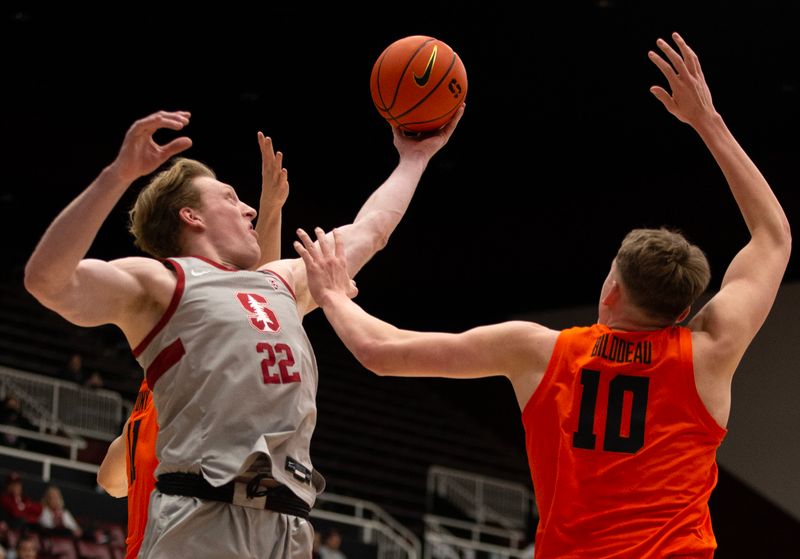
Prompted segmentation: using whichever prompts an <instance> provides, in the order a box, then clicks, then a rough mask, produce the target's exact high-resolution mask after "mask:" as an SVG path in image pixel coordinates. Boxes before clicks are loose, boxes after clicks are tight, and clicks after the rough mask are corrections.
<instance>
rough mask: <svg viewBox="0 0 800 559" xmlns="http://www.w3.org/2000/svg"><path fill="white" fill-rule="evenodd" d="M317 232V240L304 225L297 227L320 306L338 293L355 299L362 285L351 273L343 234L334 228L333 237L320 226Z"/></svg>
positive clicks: (298, 247)
mask: <svg viewBox="0 0 800 559" xmlns="http://www.w3.org/2000/svg"><path fill="white" fill-rule="evenodd" d="M314 232H315V233H316V235H317V242H316V243H315V242H314V241H312V240H311V237H309V236H308V233H306V232H305V231H303V230H302V229H298V230H297V236H298V237H300V241H302V243H301V242H300V241H295V242H294V248H295V250H296V251H297V253H298V254H299V255H300V256H301V258H302V259H303V262H305V265H306V277H307V278H308V290H309V292H310V293H311V296H312V297H313V298H314V301H316V302H317V305H319V306H320V307H324V306H325V305H326V304H327V303H328V302H329V301H330V297H331V296H332V295H335V294H337V293H338V294H343V295H346V296H347V297H349V298H351V299H352V298H353V297H355V296H356V295H357V294H358V288H356V282H355V281H353V280H352V279H351V278H350V276H349V275H347V259H346V258H345V249H344V242H343V241H342V237H341V234H340V233H339V231H338V230H337V229H334V230H333V236H332V238H331V236H328V235H325V231H323V230H322V229H321V228H319V227H316V228H314Z"/></svg>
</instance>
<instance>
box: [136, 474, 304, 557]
mask: <svg viewBox="0 0 800 559" xmlns="http://www.w3.org/2000/svg"><path fill="white" fill-rule="evenodd" d="M313 539H314V528H313V527H312V526H311V524H310V523H309V522H308V521H307V520H305V519H303V518H300V517H299V516H294V515H290V514H282V513H279V512H275V511H271V510H266V509H254V508H248V507H241V506H237V505H231V504H228V503H222V502H219V501H205V500H201V499H198V498H196V497H184V496H182V495H164V494H163V493H161V492H159V491H158V490H157V489H155V490H153V493H152V494H151V495H150V507H149V509H148V515H147V527H146V528H145V532H144V541H143V542H142V548H141V550H140V551H139V557H140V558H141V559H176V558H181V557H187V558H188V557H192V558H205V557H207V558H214V559H223V558H231V559H233V558H237V559H238V558H243V559H309V557H311V547H312V542H313Z"/></svg>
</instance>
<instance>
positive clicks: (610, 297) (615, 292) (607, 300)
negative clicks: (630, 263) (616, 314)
mask: <svg viewBox="0 0 800 559" xmlns="http://www.w3.org/2000/svg"><path fill="white" fill-rule="evenodd" d="M621 296H622V291H621V290H620V287H619V283H617V280H611V288H610V289H609V290H608V293H606V296H605V297H603V299H602V300H601V301H600V302H601V303H603V304H604V305H605V306H607V307H610V306H612V305H615V304H616V303H617V302H618V301H619V299H620V297H621Z"/></svg>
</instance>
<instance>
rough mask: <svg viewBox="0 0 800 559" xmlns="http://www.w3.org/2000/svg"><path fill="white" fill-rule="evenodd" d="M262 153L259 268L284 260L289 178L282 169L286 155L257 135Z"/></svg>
mask: <svg viewBox="0 0 800 559" xmlns="http://www.w3.org/2000/svg"><path fill="white" fill-rule="evenodd" d="M258 145H259V148H260V149H261V197H260V200H259V205H258V219H257V220H256V227H255V228H256V233H258V245H259V247H261V260H260V261H259V263H258V267H261V266H263V265H264V264H266V263H268V262H273V261H275V260H278V259H279V258H280V257H281V212H282V210H283V205H284V204H285V203H286V198H287V197H288V196H289V174H288V172H287V171H286V169H284V168H283V154H282V153H281V152H279V151H278V152H276V151H275V150H274V148H273V146H272V139H271V138H269V137H267V136H264V134H262V133H261V132H259V133H258Z"/></svg>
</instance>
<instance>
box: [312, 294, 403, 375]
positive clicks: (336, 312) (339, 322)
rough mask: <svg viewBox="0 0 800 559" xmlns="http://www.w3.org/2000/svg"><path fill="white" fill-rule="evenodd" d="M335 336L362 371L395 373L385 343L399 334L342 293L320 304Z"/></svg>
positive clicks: (392, 361) (391, 357)
mask: <svg viewBox="0 0 800 559" xmlns="http://www.w3.org/2000/svg"><path fill="white" fill-rule="evenodd" d="M322 309H323V311H324V312H325V316H326V318H327V319H328V321H329V322H330V324H331V326H332V327H333V329H334V331H335V332H336V334H337V335H338V336H339V338H340V339H341V340H342V342H343V343H344V345H345V346H346V347H347V349H348V350H349V351H350V353H352V354H353V356H354V357H355V358H356V359H357V360H358V361H359V363H361V364H362V365H363V366H364V367H365V368H367V369H369V370H370V371H372V372H374V373H376V374H379V375H381V374H386V373H387V372H389V371H390V370H395V371H396V367H395V365H397V364H396V363H395V362H394V361H395V356H394V355H393V354H392V352H391V347H390V346H389V345H388V342H390V341H392V340H394V339H397V338H399V337H400V336H402V331H401V330H398V329H397V328H395V327H394V326H392V325H391V324H388V323H386V322H383V321H382V320H380V319H378V318H375V317H374V316H372V315H370V314H368V313H367V312H366V311H365V310H364V309H362V308H361V307H360V306H358V305H357V304H356V303H354V302H353V301H352V300H351V299H350V298H348V297H347V296H346V295H345V294H343V293H336V294H333V295H331V296H330V297H328V299H327V300H326V301H325V302H324V304H323V305H322Z"/></svg>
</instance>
